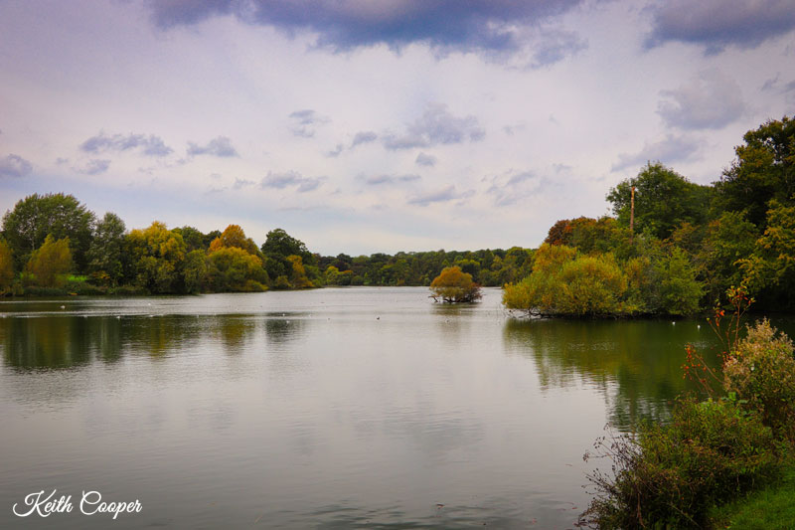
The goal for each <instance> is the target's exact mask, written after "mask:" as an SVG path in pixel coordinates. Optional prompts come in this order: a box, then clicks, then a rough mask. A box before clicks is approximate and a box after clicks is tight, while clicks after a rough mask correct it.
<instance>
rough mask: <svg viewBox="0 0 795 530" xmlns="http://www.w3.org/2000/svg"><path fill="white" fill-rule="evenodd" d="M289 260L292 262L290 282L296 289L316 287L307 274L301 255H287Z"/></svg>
mask: <svg viewBox="0 0 795 530" xmlns="http://www.w3.org/2000/svg"><path fill="white" fill-rule="evenodd" d="M287 261H288V262H289V263H290V271H291V274H290V282H291V283H292V286H293V288H294V289H309V288H312V287H314V285H312V282H311V281H310V280H309V278H307V276H306V269H304V264H303V260H302V259H301V256H296V255H292V256H287Z"/></svg>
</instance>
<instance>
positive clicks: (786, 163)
mask: <svg viewBox="0 0 795 530" xmlns="http://www.w3.org/2000/svg"><path fill="white" fill-rule="evenodd" d="M743 140H744V143H743V144H742V145H740V146H738V147H736V148H735V153H736V158H735V160H734V161H733V162H732V164H731V166H730V167H729V168H728V169H726V170H724V171H723V173H722V175H721V177H720V179H719V180H718V181H716V182H714V183H713V184H712V185H709V186H702V185H698V184H695V183H692V182H690V181H689V180H688V179H687V178H685V177H684V176H682V175H680V174H679V173H677V172H676V171H674V170H673V169H672V168H669V167H666V166H664V165H663V164H661V163H659V162H649V163H647V165H646V166H645V167H643V168H642V169H641V170H640V172H639V173H638V174H637V176H636V177H633V178H629V179H626V180H624V181H622V182H621V183H619V184H618V185H617V186H616V187H614V188H612V189H611V190H610V191H609V193H608V194H607V200H608V201H609V202H610V203H611V204H612V207H613V214H614V215H613V217H603V218H600V219H591V218H586V217H580V218H577V219H566V220H561V221H558V222H557V223H555V224H554V225H553V226H552V228H550V230H549V234H548V236H547V238H546V240H545V241H544V244H543V245H541V247H540V248H539V249H538V250H537V251H536V252H535V253H534V254H533V259H532V274H530V275H529V276H528V277H526V278H524V279H523V280H521V281H519V282H515V283H512V284H509V285H506V286H505V290H504V296H503V301H504V303H505V305H506V306H507V307H508V308H513V309H522V310H527V311H531V312H537V313H540V314H564V315H603V316H606V315H610V316H613V315H628V316H631V315H655V314H657V315H659V314H668V315H687V314H692V313H695V312H697V311H699V310H701V309H702V308H704V307H711V306H713V305H714V304H715V303H716V301H717V300H718V299H719V298H720V297H721V296H722V295H723V293H725V292H727V290H728V289H729V288H730V287H742V288H743V290H744V291H745V292H748V293H750V294H751V295H753V296H754V297H755V298H756V301H757V304H756V309H762V310H767V311H770V310H784V311H792V310H793V309H795V121H793V120H791V119H790V118H788V117H786V116H785V117H784V118H783V119H782V120H772V121H769V122H767V123H765V124H763V125H761V126H760V127H759V128H758V129H755V130H752V131H749V132H748V133H746V134H745V136H744V138H743ZM633 189H634V212H633ZM633 214H634V215H633Z"/></svg>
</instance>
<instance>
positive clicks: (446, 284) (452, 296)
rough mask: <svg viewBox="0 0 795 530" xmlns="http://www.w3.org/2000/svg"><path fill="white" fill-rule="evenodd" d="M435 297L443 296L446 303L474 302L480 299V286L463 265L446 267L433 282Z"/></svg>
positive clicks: (432, 288)
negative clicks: (463, 269)
mask: <svg viewBox="0 0 795 530" xmlns="http://www.w3.org/2000/svg"><path fill="white" fill-rule="evenodd" d="M431 292H432V293H433V294H432V295H431V296H433V299H434V300H436V299H437V298H441V299H442V300H443V301H444V302H446V303H456V304H457V303H462V302H464V303H472V302H476V301H477V300H480V298H481V297H482V294H481V292H480V286H479V285H478V284H476V283H475V282H473V281H472V275H471V274H467V273H466V272H463V271H462V270H461V267H446V268H445V269H443V270H442V272H441V274H439V276H437V277H436V278H434V280H433V281H432V282H431Z"/></svg>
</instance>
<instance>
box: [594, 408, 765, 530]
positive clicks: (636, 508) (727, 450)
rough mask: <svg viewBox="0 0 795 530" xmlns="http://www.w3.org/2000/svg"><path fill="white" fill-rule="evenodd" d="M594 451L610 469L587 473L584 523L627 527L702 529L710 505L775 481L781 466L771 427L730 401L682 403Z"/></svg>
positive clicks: (597, 445)
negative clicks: (589, 494) (667, 417)
mask: <svg viewBox="0 0 795 530" xmlns="http://www.w3.org/2000/svg"><path fill="white" fill-rule="evenodd" d="M596 449H597V453H598V454H600V455H602V456H607V457H609V458H611V459H612V461H613V467H612V471H613V474H612V476H611V475H606V474H604V473H601V472H599V471H597V472H595V473H594V474H593V475H591V476H589V479H590V480H591V482H592V483H593V484H594V485H595V487H596V495H595V497H594V499H593V500H592V502H591V505H590V506H589V508H588V510H587V511H586V512H585V513H584V514H583V517H584V522H585V523H589V524H593V525H597V526H598V527H599V528H622V529H625V530H628V529H635V528H700V527H702V526H703V525H705V524H706V522H707V518H708V513H709V510H710V508H711V507H712V506H714V505H715V504H720V503H723V502H725V501H727V500H729V499H731V498H732V497H734V496H736V495H738V494H739V493H742V492H745V491H748V490H749V489H751V488H752V487H754V486H757V485H760V484H764V483H766V482H768V481H770V480H771V479H773V478H775V477H776V475H777V473H778V470H779V463H780V457H779V455H780V451H779V444H778V443H777V442H776V439H775V438H774V436H773V433H772V431H771V429H770V428H769V427H766V426H765V425H763V423H762V421H761V418H760V416H759V415H757V414H754V413H749V412H746V411H745V410H743V408H742V407H741V406H740V404H738V402H737V401H736V400H733V399H725V400H720V401H712V400H710V401H705V402H701V403H697V402H695V401H693V400H683V401H680V402H678V403H677V404H676V406H675V407H674V411H673V415H672V419H671V422H670V424H667V425H662V426H661V425H649V424H644V425H642V426H641V428H640V432H639V433H638V434H637V435H636V436H635V437H631V436H629V435H624V436H621V437H619V438H617V439H613V440H611V441H607V440H606V439H604V438H603V439H600V440H599V441H597V444H596ZM587 456H588V455H586V457H587Z"/></svg>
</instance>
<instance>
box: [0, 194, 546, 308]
mask: <svg viewBox="0 0 795 530" xmlns="http://www.w3.org/2000/svg"><path fill="white" fill-rule="evenodd" d="M531 256H532V251H530V250H528V249H522V248H519V247H514V248H511V249H509V250H507V251H505V250H502V249H495V250H480V251H476V252H457V251H452V252H446V251H444V250H439V251H432V252H399V253H397V254H395V255H388V254H381V253H377V254H373V255H371V256H356V257H351V256H349V255H346V254H339V255H337V256H336V257H333V256H321V255H319V254H317V253H313V252H310V251H309V250H308V249H307V247H306V245H305V244H304V243H303V242H302V241H300V240H299V239H296V238H294V237H292V236H290V235H289V234H288V233H287V232H286V231H284V230H283V229H281V228H276V229H274V230H271V231H270V232H268V234H267V237H266V240H265V242H264V243H263V244H262V245H261V246H258V245H257V244H256V243H255V242H254V241H253V240H252V239H251V238H249V237H247V236H246V234H245V232H244V230H243V229H242V228H241V227H240V226H238V225H229V226H227V227H226V228H225V229H224V230H223V231H220V230H214V231H211V232H208V233H204V232H202V231H200V230H198V229H197V228H195V227H191V226H182V227H177V228H172V229H169V228H168V227H167V226H166V225H165V224H164V223H162V222H159V221H155V222H153V223H152V224H151V225H150V226H149V227H147V228H142V229H138V228H136V229H132V230H128V229H127V227H126V224H125V223H124V221H123V220H122V219H121V218H120V217H119V216H118V215H116V214H114V213H110V212H109V213H106V214H105V216H104V217H102V218H101V219H100V218H97V216H96V214H94V213H93V212H92V211H90V210H89V209H88V208H87V207H86V206H85V205H84V204H82V203H81V202H80V201H79V200H78V199H76V198H75V197H74V196H72V195H66V194H63V193H51V194H44V195H39V194H33V195H30V196H28V197H25V198H24V199H22V200H20V201H19V202H17V203H16V205H15V206H14V208H13V209H11V210H9V211H7V212H6V214H5V215H4V216H3V224H2V232H0V295H64V294H106V293H107V294H192V293H203V292H258V291H265V290H267V289H307V288H313V287H322V286H326V285H336V286H347V285H376V286H388V285H415V286H421V285H430V283H431V281H432V280H433V278H435V277H436V276H437V275H438V274H439V272H440V271H441V270H442V269H444V268H445V267H449V266H459V267H461V269H462V270H464V271H465V272H467V273H470V274H472V275H473V276H474V277H475V278H476V280H477V281H478V283H480V284H483V285H490V286H498V285H503V284H504V283H507V282H512V281H516V280H519V279H521V278H523V277H524V276H526V275H527V274H529V273H530V257H531Z"/></svg>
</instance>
